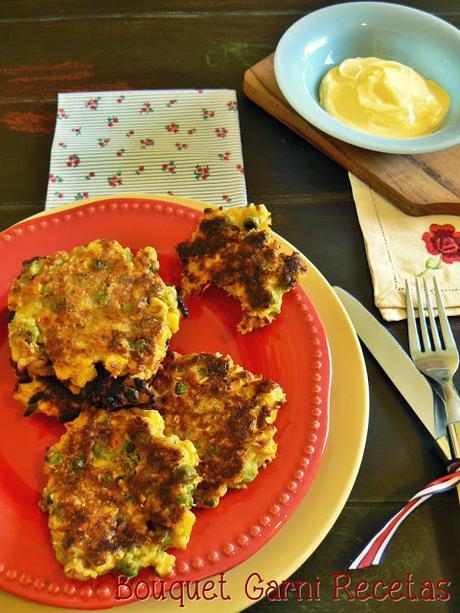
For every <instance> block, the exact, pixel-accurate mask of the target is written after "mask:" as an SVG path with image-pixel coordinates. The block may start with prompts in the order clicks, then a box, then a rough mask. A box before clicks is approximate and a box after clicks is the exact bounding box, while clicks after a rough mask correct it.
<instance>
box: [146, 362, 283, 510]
mask: <svg viewBox="0 0 460 613" xmlns="http://www.w3.org/2000/svg"><path fill="white" fill-rule="evenodd" d="M154 390H155V394H156V396H157V408H158V411H159V412H160V413H161V414H162V415H163V418H164V420H165V432H166V434H169V433H175V434H177V435H178V436H179V437H181V438H186V439H188V440H190V441H192V442H193V444H194V445H195V447H196V449H197V451H198V455H199V457H200V464H199V465H198V472H199V474H200V477H201V478H202V481H201V483H200V484H199V485H198V487H197V490H196V492H195V495H194V500H195V504H196V505H197V506H202V507H214V506H216V505H218V504H219V501H220V498H221V497H222V496H223V495H224V494H225V493H226V492H227V489H228V488H245V487H246V486H247V484H248V483H250V482H251V481H253V480H254V479H255V478H256V477H257V475H258V474H259V468H261V467H265V466H266V464H268V463H269V462H271V461H272V460H273V459H274V458H275V455H276V447H277V446H276V442H275V440H274V438H273V437H274V435H275V433H276V428H275V426H274V425H273V424H274V421H275V419H276V415H277V412H278V409H279V408H280V407H281V405H282V404H283V403H284V402H285V400H286V397H285V394H284V392H283V390H282V388H281V387H280V386H279V385H278V384H277V383H275V382H274V381H270V380H267V379H263V377H262V376H261V375H254V374H253V373H251V372H249V371H247V370H244V369H243V368H242V367H241V366H238V365H236V364H234V362H233V360H232V358H231V357H230V356H228V355H226V356H224V355H221V354H219V353H216V354H210V353H193V354H189V355H179V354H170V356H169V357H168V358H167V359H166V360H165V362H164V363H163V365H162V366H161V367H160V369H159V371H158V374H157V377H156V379H155V381H154Z"/></svg>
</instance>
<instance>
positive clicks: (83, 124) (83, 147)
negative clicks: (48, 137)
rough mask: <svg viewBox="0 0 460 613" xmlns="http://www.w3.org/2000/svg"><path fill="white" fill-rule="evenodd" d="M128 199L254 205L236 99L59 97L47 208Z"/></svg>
mask: <svg viewBox="0 0 460 613" xmlns="http://www.w3.org/2000/svg"><path fill="white" fill-rule="evenodd" d="M123 192H147V193H151V194H170V195H175V196H185V197H189V198H198V199H201V200H205V201H207V202H211V203H213V204H217V205H224V206H225V205H242V204H246V202H247V199H246V185H245V179H244V167H243V156H242V151H241V139H240V128H239V121H238V106H237V102H236V93H235V91H233V90H228V89H220V90H201V89H198V90H154V91H152V90H145V91H113V92H79V93H69V94H59V99H58V111H57V121H56V130H55V134H54V141H53V146H52V149H51V164H50V175H49V185H48V193H47V197H46V208H52V207H53V206H56V205H58V204H62V203H64V202H70V201H73V200H83V199H85V198H90V197H93V196H107V195H109V194H113V195H117V194H121V193H123Z"/></svg>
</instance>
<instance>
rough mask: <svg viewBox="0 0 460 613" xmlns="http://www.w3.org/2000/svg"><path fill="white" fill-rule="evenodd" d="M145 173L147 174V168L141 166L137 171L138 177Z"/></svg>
mask: <svg viewBox="0 0 460 613" xmlns="http://www.w3.org/2000/svg"><path fill="white" fill-rule="evenodd" d="M143 172H145V166H139V168H138V169H137V170H136V174H137V175H141V174H142V173H143Z"/></svg>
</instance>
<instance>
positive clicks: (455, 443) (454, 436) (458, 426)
mask: <svg viewBox="0 0 460 613" xmlns="http://www.w3.org/2000/svg"><path fill="white" fill-rule="evenodd" d="M447 433H448V436H449V443H450V449H451V453H452V460H454V461H455V460H460V421H456V422H455V423H453V424H448V425H447Z"/></svg>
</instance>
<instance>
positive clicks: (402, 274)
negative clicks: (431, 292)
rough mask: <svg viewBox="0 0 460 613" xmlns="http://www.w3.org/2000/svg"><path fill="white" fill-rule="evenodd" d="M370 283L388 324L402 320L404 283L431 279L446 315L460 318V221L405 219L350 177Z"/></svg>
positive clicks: (443, 217)
mask: <svg viewBox="0 0 460 613" xmlns="http://www.w3.org/2000/svg"><path fill="white" fill-rule="evenodd" d="M349 177H350V182H351V187H352V190H353V197H354V200H355V204H356V212H357V214H358V219H359V223H360V225H361V230H362V233H363V237H364V243H365V246H366V252H367V259H368V262H369V268H370V271H371V276H372V281H373V284H374V298H375V305H376V307H377V308H378V309H380V313H381V314H382V317H383V318H384V319H386V320H387V321H396V320H399V319H404V318H405V317H406V311H405V306H404V305H405V297H404V282H405V279H408V280H410V279H413V278H414V277H416V276H418V277H422V278H423V277H426V278H427V279H430V278H431V277H432V276H434V275H436V277H437V279H438V281H439V285H440V288H441V293H442V296H443V301H444V305H445V306H446V309H447V312H448V314H449V315H459V314H460V217H456V216H455V215H427V216H424V217H412V216H410V215H406V214H405V213H403V212H402V211H400V210H399V209H398V208H397V207H395V206H394V205H393V204H391V202H389V201H388V200H385V198H383V197H382V196H380V195H379V194H377V193H376V192H374V191H373V190H372V189H371V188H370V187H368V186H367V185H365V184H364V183H363V182H362V181H360V180H359V179H357V178H356V177H355V176H353V175H351V174H350V175H349Z"/></svg>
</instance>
